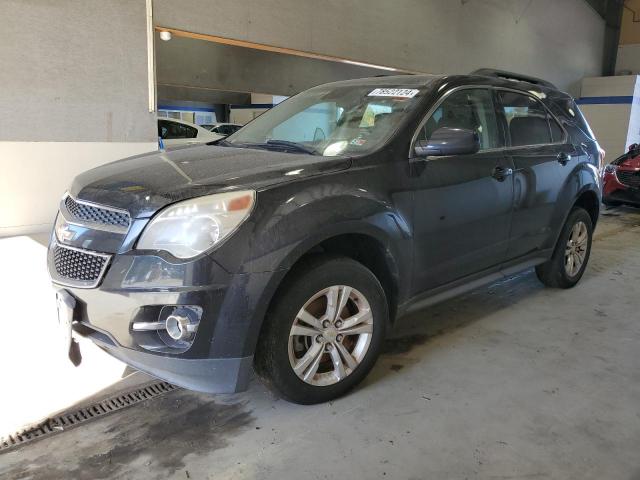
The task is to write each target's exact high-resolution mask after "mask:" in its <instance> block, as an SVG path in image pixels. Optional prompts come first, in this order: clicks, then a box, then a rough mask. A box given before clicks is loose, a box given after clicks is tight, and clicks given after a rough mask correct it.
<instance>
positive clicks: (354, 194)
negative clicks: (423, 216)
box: [242, 185, 412, 353]
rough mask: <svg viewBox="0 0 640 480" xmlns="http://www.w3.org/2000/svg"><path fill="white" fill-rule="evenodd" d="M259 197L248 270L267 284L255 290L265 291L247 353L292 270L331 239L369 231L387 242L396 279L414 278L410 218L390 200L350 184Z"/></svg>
mask: <svg viewBox="0 0 640 480" xmlns="http://www.w3.org/2000/svg"><path fill="white" fill-rule="evenodd" d="M259 201H262V208H263V209H262V210H261V211H260V212H256V213H257V215H256V219H255V227H254V228H253V235H251V238H252V240H251V248H250V249H249V252H250V253H249V254H248V255H247V256H246V258H245V260H244V261H243V262H242V273H246V274H248V276H249V277H253V278H255V279H258V278H260V279H261V282H263V283H262V285H261V286H260V288H259V289H254V290H253V291H254V292H256V293H257V292H258V291H260V295H259V296H258V297H257V298H255V299H251V300H250V303H251V305H252V311H251V312H247V313H250V318H251V320H250V325H248V332H247V333H248V334H247V336H246V339H245V346H244V349H243V350H244V351H245V352H247V353H252V352H253V350H254V348H255V344H256V342H257V338H258V335H259V332H260V329H261V326H262V322H263V320H264V317H265V315H266V313H267V309H268V307H269V305H270V303H271V300H272V298H273V296H274V295H275V293H276V292H277V289H278V287H279V286H280V284H281V283H282V281H283V280H284V277H285V276H286V274H287V273H288V271H289V269H290V268H291V267H292V266H293V265H294V264H295V263H296V262H297V261H298V260H299V259H300V258H301V257H303V256H304V255H305V254H306V253H308V252H310V251H312V250H313V249H314V247H316V246H318V245H319V244H321V243H322V242H323V241H325V240H328V239H330V238H333V237H337V236H340V235H345V234H359V235H364V236H368V237H370V238H372V239H374V240H376V241H377V242H378V243H379V244H380V245H382V246H383V247H384V249H385V251H386V258H385V261H386V263H387V265H388V266H389V269H390V271H391V275H392V277H394V279H396V280H397V281H398V282H401V281H402V279H410V278H411V276H410V275H409V270H408V269H409V268H410V265H411V255H412V249H411V247H410V245H411V237H412V235H411V231H410V227H409V222H407V219H406V215H405V214H404V213H402V212H400V211H398V209H397V208H394V205H393V203H392V201H391V200H390V199H384V198H379V197H376V196H375V195H373V194H371V193H369V192H363V191H361V190H358V189H357V188H351V187H349V186H347V185H330V186H329V185H312V186H309V187H308V188H305V189H302V190H301V189H300V186H297V187H296V188H295V189H291V190H290V189H289V188H279V189H277V191H273V192H268V197H267V196H266V195H265V197H263V198H262V199H261V198H259ZM266 205H269V206H270V207H271V208H264V207H265V206H266ZM399 288H403V287H401V286H399Z"/></svg>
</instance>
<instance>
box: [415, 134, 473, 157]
mask: <svg viewBox="0 0 640 480" xmlns="http://www.w3.org/2000/svg"><path fill="white" fill-rule="evenodd" d="M478 150H480V137H478V133H477V132H474V131H473V130H467V129H465V128H449V127H442V128H439V129H437V130H436V131H435V132H433V135H431V138H430V139H429V141H428V142H424V141H422V142H417V143H416V144H415V146H414V153H415V155H416V156H417V157H420V158H424V157H444V156H446V155H469V154H472V153H476V152H477V151H478Z"/></svg>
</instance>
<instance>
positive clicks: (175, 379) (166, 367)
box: [48, 238, 278, 393]
mask: <svg viewBox="0 0 640 480" xmlns="http://www.w3.org/2000/svg"><path fill="white" fill-rule="evenodd" d="M55 242H56V240H55V238H52V247H53V246H54V245H55ZM52 252H53V248H50V251H49V260H48V263H49V269H50V272H51V275H52V278H53V279H54V280H53V282H54V286H55V287H56V288H58V289H64V290H65V291H67V292H68V293H69V294H71V295H72V296H73V297H74V298H75V300H76V305H77V306H76V310H75V312H74V323H73V329H74V331H75V332H76V333H77V334H79V335H82V336H85V337H87V338H90V339H91V340H92V341H93V342H94V343H96V344H97V345H99V346H100V347H101V348H103V349H104V350H105V351H106V352H108V353H109V354H111V355H113V356H114V357H116V358H118V359H120V360H122V361H123V362H125V363H127V364H128V365H131V366H132V367H134V368H136V369H139V370H141V371H144V372H146V373H149V374H151V375H153V376H156V377H158V378H161V379H163V380H166V381H168V382H170V383H173V384H176V385H179V386H182V387H185V388H188V389H192V390H197V391H202V392H208V393H233V392H238V391H242V390H244V389H246V387H247V384H248V382H249V380H250V378H251V374H252V373H251V372H252V365H253V351H254V347H255V343H256V341H257V336H258V334H259V330H260V326H261V319H262V318H263V317H264V308H263V306H264V304H265V303H266V301H265V295H266V294H267V292H268V290H269V289H268V285H269V284H270V282H271V281H272V280H273V279H274V276H277V275H278V273H274V272H264V273H237V274H231V273H229V272H227V271H226V270H224V269H223V268H222V267H221V266H220V265H219V264H218V263H217V262H216V261H215V260H214V259H212V258H211V257H209V256H207V255H204V256H201V257H199V258H198V259H196V260H193V261H189V262H181V263H170V262H169V260H172V259H166V258H165V259H163V258H160V257H159V256H158V254H155V255H140V254H134V253H133V252H129V253H126V254H115V255H113V257H112V258H111V259H110V263H109V265H108V267H107V268H106V271H105V273H104V276H103V278H102V279H101V280H100V282H99V286H98V287H97V288H86V287H84V288H83V287H78V286H73V285H70V284H69V283H66V284H63V283H61V282H56V279H57V277H56V272H55V270H56V266H55V263H54V258H53V253H52ZM147 261H151V262H156V263H157V262H158V261H161V262H166V263H167V264H169V265H171V268H172V270H171V272H173V273H170V274H169V277H171V275H174V276H175V277H176V278H178V277H179V278H178V279H179V280H180V285H171V286H167V285H168V284H167V278H161V279H158V278H156V279H155V280H149V279H145V278H142V276H141V275H137V276H135V274H136V272H138V273H140V268H139V265H140V264H141V263H142V264H143V265H145V266H146V263H145V262H147ZM154 264H155V263H154ZM136 265H138V267H136ZM145 268H146V267H145ZM132 275H134V277H135V278H134V280H133V281H132V280H131V277H132ZM169 280H171V278H169ZM167 306H170V307H177V306H197V307H200V308H201V309H202V316H201V319H200V324H199V327H198V329H197V332H196V334H195V337H194V338H193V343H192V344H191V345H190V347H188V348H187V349H186V350H184V351H171V349H170V348H164V349H162V348H158V345H159V344H160V340H159V339H158V338H156V339H155V343H153V342H149V341H148V340H149V338H150V337H149V335H153V334H155V333H156V332H145V334H146V335H147V336H141V335H140V332H136V331H134V329H133V324H134V323H135V322H154V321H157V320H158V315H159V312H161V310H162V309H163V308H164V307H167Z"/></svg>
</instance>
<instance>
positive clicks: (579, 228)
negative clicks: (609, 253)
mask: <svg viewBox="0 0 640 480" xmlns="http://www.w3.org/2000/svg"><path fill="white" fill-rule="evenodd" d="M583 231H584V233H585V235H586V238H585V239H584V242H583V243H580V244H579V245H578V244H576V243H574V244H573V245H570V244H569V241H570V240H571V241H573V242H576V240H580V242H582V238H583V237H582V236H581V232H583ZM592 240H593V223H592V221H591V217H590V216H589V214H588V213H587V211H586V210H585V209H583V208H580V207H574V209H573V210H572V211H571V213H570V214H569V217H568V218H567V221H566V222H565V224H564V227H562V232H561V233H560V237H559V238H558V242H557V243H556V247H555V249H554V251H553V255H552V256H551V259H550V260H549V261H547V262H546V263H543V264H542V265H538V266H537V267H536V274H537V276H538V279H540V281H541V282H542V283H544V284H545V285H546V286H548V287H553V288H571V287H574V286H575V285H576V284H577V283H578V282H579V281H580V279H581V278H582V275H583V274H584V271H585V269H586V267H587V263H588V262H589V255H590V254H591V242H592ZM568 252H569V255H567V254H568ZM580 252H582V254H580ZM570 255H573V258H574V260H573V261H574V262H575V263H573V264H571V261H569V260H568V256H570ZM580 258H582V261H581V263H580V264H579V267H578V265H577V261H578V260H579V259H580Z"/></svg>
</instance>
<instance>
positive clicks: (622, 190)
mask: <svg viewBox="0 0 640 480" xmlns="http://www.w3.org/2000/svg"><path fill="white" fill-rule="evenodd" d="M602 202H603V203H604V204H605V205H615V204H620V203H621V204H628V205H635V206H640V189H638V188H634V187H631V186H628V185H624V184H623V183H621V182H620V181H619V180H618V178H617V177H616V175H615V174H614V173H605V175H604V179H603V192H602Z"/></svg>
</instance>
